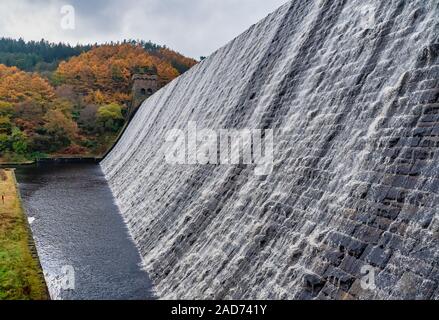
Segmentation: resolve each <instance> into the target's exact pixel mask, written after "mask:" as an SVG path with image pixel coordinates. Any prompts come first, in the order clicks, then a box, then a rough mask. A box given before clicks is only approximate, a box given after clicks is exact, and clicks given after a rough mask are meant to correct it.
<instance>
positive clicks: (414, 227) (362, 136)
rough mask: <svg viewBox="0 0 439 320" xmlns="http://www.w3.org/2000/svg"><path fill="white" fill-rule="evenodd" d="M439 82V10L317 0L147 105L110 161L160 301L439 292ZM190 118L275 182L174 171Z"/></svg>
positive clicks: (427, 5) (273, 19)
mask: <svg viewBox="0 0 439 320" xmlns="http://www.w3.org/2000/svg"><path fill="white" fill-rule="evenodd" d="M438 80H439V1H437V0H411V1H404V0H390V1H378V0H351V1H346V0H337V1H329V0H321V1H306V0H305V1H292V2H289V3H287V4H286V5H284V6H283V7H281V8H280V9H279V10H277V11H276V12H275V13H273V14H271V15H270V16H268V17H267V18H266V19H264V20H263V21H261V22H260V23H258V24H256V25H254V26H252V27H251V28H250V29H249V30H248V31H246V32H245V33H243V34H242V35H241V36H239V37H238V38H236V39H235V40H233V41H232V42H230V43H229V44H227V45H226V46H225V47H223V48H221V49H220V50H218V51H217V52H215V53H214V54H213V55H212V56H210V57H209V58H208V59H206V60H204V61H202V62H201V63H200V64H199V65H197V66H195V67H194V68H193V69H191V70H190V71H189V72H187V73H185V74H184V75H183V76H181V77H180V78H178V79H177V80H176V81H173V82H172V83H170V84H169V85H168V86H166V87H165V88H163V89H162V90H160V91H159V92H157V93H156V94H155V95H154V96H152V97H151V98H150V99H148V100H147V101H145V102H144V103H143V105H142V107H141V108H140V110H139V111H138V112H137V114H136V116H135V117H134V119H133V120H132V122H131V123H130V125H129V127H128V128H127V130H126V132H125V134H124V135H123V136H122V138H121V139H120V140H119V142H118V144H117V145H116V147H115V148H114V149H113V150H112V152H111V153H110V154H109V156H108V157H107V158H106V159H104V161H103V163H102V168H103V171H104V173H105V175H106V178H107V179H108V181H109V184H110V187H111V189H112V192H113V194H114V196H115V198H116V200H117V204H118V206H119V208H120V211H121V213H122V215H123V217H124V219H125V222H126V223H127V225H128V228H129V230H130V233H131V235H132V237H133V239H134V241H135V243H136V245H137V247H138V249H139V251H140V253H141V255H142V258H143V261H144V264H145V267H146V268H147V270H148V271H149V274H150V275H151V277H152V280H153V282H154V285H155V289H156V290H157V294H158V296H159V297H160V298H183V299H186V298H188V299H191V298H201V299H203V298H204V299H205V298H218V299H223V298H224V299H227V298H234V299H266V298H271V299H315V298H317V299H371V298H375V299H404V298H405V299H439V289H438V284H439V249H438V248H439V212H438V208H439V168H438V163H439V162H438V161H439V152H438V149H439V104H438V99H439V81H438ZM190 122H194V123H196V124H197V126H198V127H199V128H205V129H209V130H215V131H217V132H218V131H219V130H222V129H230V130H231V129H236V130H241V129H248V130H252V129H262V130H265V129H271V130H274V163H273V171H272V173H271V174H269V175H267V176H265V177H258V176H256V175H255V174H254V166H252V165H234V166H233V165H212V164H211V165H200V164H196V165H175V164H169V163H167V162H166V161H165V156H164V154H165V141H166V136H167V134H168V133H169V132H170V131H171V130H173V129H179V130H185V129H184V128H186V127H187V125H188V123H190ZM365 270H366V271H367V272H365ZM365 276H369V280H370V281H364V277H365ZM364 283H366V285H364Z"/></svg>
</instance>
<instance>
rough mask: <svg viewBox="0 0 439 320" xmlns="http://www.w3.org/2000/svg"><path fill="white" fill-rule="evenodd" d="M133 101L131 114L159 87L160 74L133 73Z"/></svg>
mask: <svg viewBox="0 0 439 320" xmlns="http://www.w3.org/2000/svg"><path fill="white" fill-rule="evenodd" d="M132 79H133V102H132V105H131V114H132V113H133V112H134V111H135V110H137V108H138V107H139V106H140V105H141V104H142V103H143V101H145V100H146V99H147V98H149V97H150V96H152V95H153V94H154V93H155V92H156V91H157V90H158V89H159V88H158V76H157V75H155V74H150V73H136V74H134V75H133V78H132Z"/></svg>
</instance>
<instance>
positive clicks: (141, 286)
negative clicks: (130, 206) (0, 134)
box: [16, 164, 153, 300]
mask: <svg viewBox="0 0 439 320" xmlns="http://www.w3.org/2000/svg"><path fill="white" fill-rule="evenodd" d="M16 176H17V180H18V183H19V187H20V192H21V196H22V199H23V204H24V207H25V210H26V213H27V215H28V218H29V222H30V223H31V228H32V232H33V235H34V239H35V243H36V246H37V251H38V254H39V257H40V261H41V264H42V267H43V271H44V273H45V276H46V282H47V284H48V287H49V292H50V295H51V297H52V299H67V300H68V299H75V300H77V299H80V300H81V299H86V300H89V299H92V300H101V299H136V300H139V299H140V300H144V299H152V298H153V294H152V287H151V282H150V280H149V277H148V275H147V273H146V272H144V271H143V270H141V267H140V265H141V260H140V256H139V253H138V251H137V249H136V247H135V246H134V244H133V242H132V240H130V239H129V235H128V231H127V229H126V226H125V224H124V223H123V220H122V217H121V216H120V213H119V211H118V208H117V206H116V205H115V204H114V199H113V196H112V194H111V190H110V189H109V187H108V184H107V182H106V180H105V177H104V175H103V173H102V171H101V169H100V167H99V165H96V164H59V165H54V164H43V165H39V166H30V167H27V166H26V167H20V168H18V169H17V170H16ZM72 275H73V277H74V279H73V278H71V277H72ZM71 289H74V290H71Z"/></svg>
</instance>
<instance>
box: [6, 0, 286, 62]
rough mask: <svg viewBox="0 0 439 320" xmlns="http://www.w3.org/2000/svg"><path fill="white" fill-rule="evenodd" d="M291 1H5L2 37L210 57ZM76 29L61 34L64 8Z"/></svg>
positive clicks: (62, 31) (63, 31)
mask: <svg viewBox="0 0 439 320" xmlns="http://www.w3.org/2000/svg"><path fill="white" fill-rule="evenodd" d="M286 1H287V0H270V1H267V0H124V1H120V0H93V1H90V0H71V1H68V0H2V1H1V2H0V36H5V37H13V38H19V37H21V38H24V39H25V40H40V39H42V38H44V39H47V40H49V41H54V42H59V41H63V42H69V43H72V44H76V43H95V42H98V43H102V42H108V41H118V40H123V39H128V38H132V39H143V40H151V41H153V42H155V43H159V44H165V45H167V46H168V47H171V48H173V49H175V50H177V51H180V52H182V53H183V54H186V55H189V56H192V57H199V56H201V55H209V54H211V53H212V52H213V51H215V50H216V49H218V48H219V47H221V46H223V45H224V44H226V43H227V42H228V41H230V40H232V39H233V38H234V37H236V36H237V35H239V34H240V33H242V32H243V31H245V30H246V29H247V28H248V27H250V25H252V24H254V23H256V22H257V21H259V20H260V19H262V18H263V17H265V16H266V15H268V14H269V13H270V12H272V11H274V10H275V9H276V8H278V7H279V6H281V5H282V4H283V3H285V2H286ZM67 4H69V5H72V6H73V7H74V8H75V17H76V29H75V30H63V29H62V28H61V24H60V21H61V18H62V14H61V12H60V10H61V7H62V6H63V5H67Z"/></svg>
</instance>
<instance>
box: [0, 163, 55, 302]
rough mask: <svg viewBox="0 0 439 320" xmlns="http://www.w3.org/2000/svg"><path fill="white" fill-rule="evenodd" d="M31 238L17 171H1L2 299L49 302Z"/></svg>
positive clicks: (0, 271)
mask: <svg viewBox="0 0 439 320" xmlns="http://www.w3.org/2000/svg"><path fill="white" fill-rule="evenodd" d="M2 196H4V203H3V200H2ZM30 239H31V235H30V230H29V228H28V224H27V218H26V216H25V214H24V211H23V208H22V206H21V200H20V197H19V193H18V190H17V186H16V182H15V176H14V172H13V171H9V170H3V169H0V300H46V299H48V296H47V290H46V286H45V282H44V277H43V275H42V271H41V268H40V265H39V262H38V260H37V259H36V258H35V257H34V256H33V255H32V252H31V240H30Z"/></svg>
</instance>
